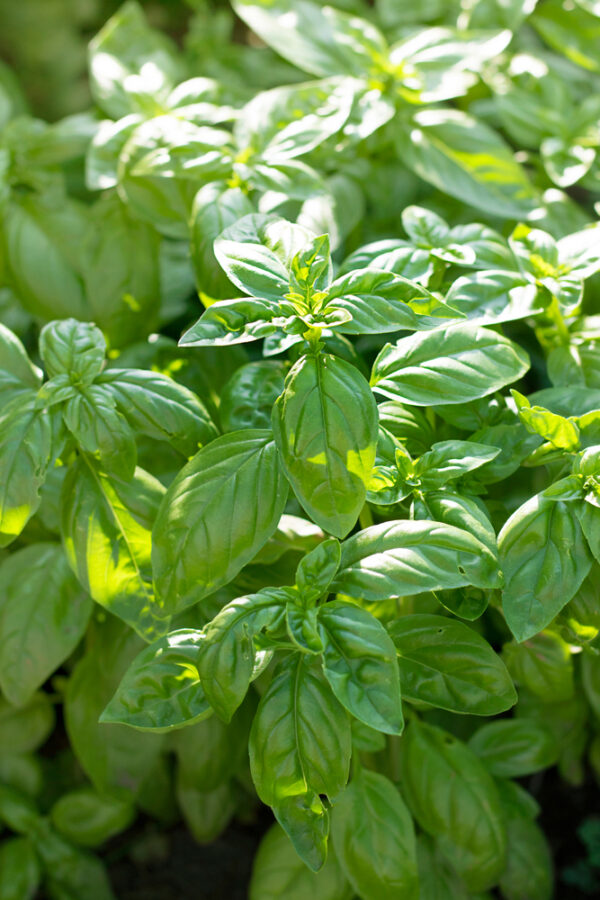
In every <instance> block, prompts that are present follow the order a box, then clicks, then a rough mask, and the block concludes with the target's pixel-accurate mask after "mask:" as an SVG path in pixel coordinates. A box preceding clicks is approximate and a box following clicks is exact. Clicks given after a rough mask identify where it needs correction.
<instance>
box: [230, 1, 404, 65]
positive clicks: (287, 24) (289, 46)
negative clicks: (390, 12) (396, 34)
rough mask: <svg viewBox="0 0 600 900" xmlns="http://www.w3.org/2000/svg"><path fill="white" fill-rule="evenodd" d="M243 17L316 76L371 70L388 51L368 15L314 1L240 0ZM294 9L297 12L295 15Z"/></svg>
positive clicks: (238, 7)
mask: <svg viewBox="0 0 600 900" xmlns="http://www.w3.org/2000/svg"><path fill="white" fill-rule="evenodd" d="M233 5H234V9H235V11H236V13H237V14H238V16H240V18H241V19H242V20H243V21H244V22H246V24H247V25H248V26H249V27H250V28H251V29H252V30H253V31H255V32H256V34H258V35H259V37H261V38H262V39H263V41H265V43H266V44H268V45H269V46H270V47H273V49H274V50H276V51H277V53H280V54H281V55H282V56H283V57H284V59H287V60H289V61H290V62H291V63H293V64H294V65H296V64H298V63H300V67H301V68H302V69H304V71H306V72H310V73H311V74H313V75H319V76H323V75H339V74H340V73H342V74H344V75H357V76H359V77H360V76H361V75H363V74H366V72H368V71H369V69H370V67H371V66H372V64H373V62H374V60H375V59H376V58H377V57H379V56H380V55H384V54H385V53H386V49H387V48H386V45H385V41H384V38H383V36H382V35H381V34H380V32H379V31H378V30H377V28H375V26H374V25H371V24H370V22H367V21H365V20H364V19H359V18H357V17H354V16H350V15H348V14H347V13H344V12H340V11H339V10H337V9H334V8H333V7H330V6H326V7H322V6H320V5H318V4H316V3H311V2H310V0H293V2H292V0H277V2H276V3H272V4H269V5H267V4H264V3H261V2H256V0H234V4H233ZM290 14H291V15H290Z"/></svg>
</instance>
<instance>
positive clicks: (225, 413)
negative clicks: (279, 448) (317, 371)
mask: <svg viewBox="0 0 600 900" xmlns="http://www.w3.org/2000/svg"><path fill="white" fill-rule="evenodd" d="M286 371H287V366H286V364H285V363H282V362H279V361H275V360H266V359H263V360H260V362H251V363H248V364H247V365H245V366H240V368H239V369H236V371H235V372H234V373H233V375H232V376H231V378H230V379H229V381H228V382H227V384H226V385H225V387H224V388H223V391H222V393H221V402H220V404H219V420H220V422H221V425H222V426H223V430H224V431H237V430H238V429H240V428H270V427H271V410H272V408H273V404H274V403H275V400H276V399H277V397H278V396H279V394H280V393H281V392H282V390H283V384H284V379H285V373H286Z"/></svg>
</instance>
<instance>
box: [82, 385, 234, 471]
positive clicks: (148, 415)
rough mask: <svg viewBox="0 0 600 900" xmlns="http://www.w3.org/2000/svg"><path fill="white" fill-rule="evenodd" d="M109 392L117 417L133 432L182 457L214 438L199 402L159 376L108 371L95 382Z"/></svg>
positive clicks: (186, 390) (190, 454)
mask: <svg viewBox="0 0 600 900" xmlns="http://www.w3.org/2000/svg"><path fill="white" fill-rule="evenodd" d="M98 381H99V383H100V384H101V385H104V386H106V387H108V388H109V390H110V393H111V395H112V397H113V398H114V400H115V402H116V404H117V407H118V408H119V411H120V412H121V414H122V415H123V416H124V417H125V418H126V419H127V421H128V422H129V424H130V425H131V427H132V428H134V429H135V431H136V432H138V433H141V434H145V435H147V436H148V437H151V438H155V439H156V440H163V441H168V442H169V443H171V444H172V445H173V446H174V447H175V448H176V449H177V450H179V451H180V452H181V453H183V455H184V456H188V457H189V456H193V454H194V453H195V452H196V451H197V450H198V447H199V446H202V445H204V444H208V443H209V441H211V440H213V438H215V437H216V436H217V429H216V427H215V425H214V424H213V422H212V421H211V418H210V415H209V413H208V411H207V410H206V408H205V407H204V405H203V404H202V402H201V401H200V400H199V399H198V397H196V395H195V394H194V393H192V391H190V390H188V389H187V388H186V387H184V386H183V385H180V384H177V382H176V381H173V380H172V379H171V378H169V377H167V376H166V375H161V374H160V373H159V372H146V371H144V370H143V369H112V370H110V371H109V372H106V373H104V374H103V375H102V376H101V377H100V379H99V380H98Z"/></svg>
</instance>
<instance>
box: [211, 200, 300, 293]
mask: <svg viewBox="0 0 600 900" xmlns="http://www.w3.org/2000/svg"><path fill="white" fill-rule="evenodd" d="M278 222H279V220H278V219H277V218H276V217H275V216H263V215H255V214H251V215H248V216H244V217H243V218H242V219H240V220H238V221H237V222H235V224H233V225H231V226H230V227H229V228H226V229H225V231H223V232H222V234H221V235H220V236H219V237H218V238H217V240H216V241H215V243H214V252H215V256H216V258H217V262H218V263H219V265H220V266H221V268H222V269H223V271H224V272H225V274H226V275H227V277H228V278H229V280H230V281H232V282H233V284H234V285H235V286H236V287H237V288H239V290H240V291H242V293H244V294H250V296H252V297H259V298H261V299H264V300H267V301H271V302H273V301H275V302H277V301H279V300H281V299H283V296H284V294H287V292H288V291H289V283H290V277H289V271H288V269H287V267H286V266H285V265H284V263H283V260H282V259H281V257H280V255H278V254H277V253H276V252H275V249H274V246H273V245H274V243H276V236H275V235H274V233H273V228H274V226H275V227H276V226H277V224H278Z"/></svg>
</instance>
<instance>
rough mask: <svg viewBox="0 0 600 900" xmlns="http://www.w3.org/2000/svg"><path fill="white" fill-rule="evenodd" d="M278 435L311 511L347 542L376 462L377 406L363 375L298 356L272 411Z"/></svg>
mask: <svg viewBox="0 0 600 900" xmlns="http://www.w3.org/2000/svg"><path fill="white" fill-rule="evenodd" d="M273 431H274V435H275V440H276V442H277V448H278V450H279V453H280V455H281V459H282V462H283V465H284V467H285V471H286V474H287V476H288V478H289V480H290V482H291V484H292V487H293V488H294V491H295V492H296V494H297V496H298V498H299V500H300V502H301V503H302V505H303V506H304V508H305V509H306V511H307V512H308V513H309V515H310V516H311V518H313V519H314V521H315V522H316V523H317V524H318V525H320V526H321V528H323V529H324V530H325V531H329V532H330V533H331V534H334V535H335V536H336V537H344V536H345V535H346V534H347V533H348V532H349V531H350V529H351V528H352V527H353V526H354V524H355V522H356V520H357V518H358V515H359V513H360V511H361V509H362V507H363V504H364V501H365V497H366V494H367V488H366V485H367V482H368V479H369V476H370V474H371V468H372V466H373V463H374V462H375V446H376V443H377V407H376V405H375V400H374V399H373V395H372V393H371V391H370V390H369V386H368V385H367V383H366V381H365V379H364V378H363V376H362V375H361V374H360V372H358V370H357V369H356V368H355V367H354V366H352V365H350V363H347V362H346V361H345V360H342V359H339V358H338V357H335V356H332V355H331V354H329V353H321V354H319V355H318V356H303V357H301V358H300V359H299V360H298V362H297V363H296V364H295V365H294V366H293V367H292V369H291V370H290V372H289V374H288V376H287V378H286V382H285V388H284V391H283V394H281V396H280V397H279V398H278V400H277V403H276V404H275V407H274V409H273Z"/></svg>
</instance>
